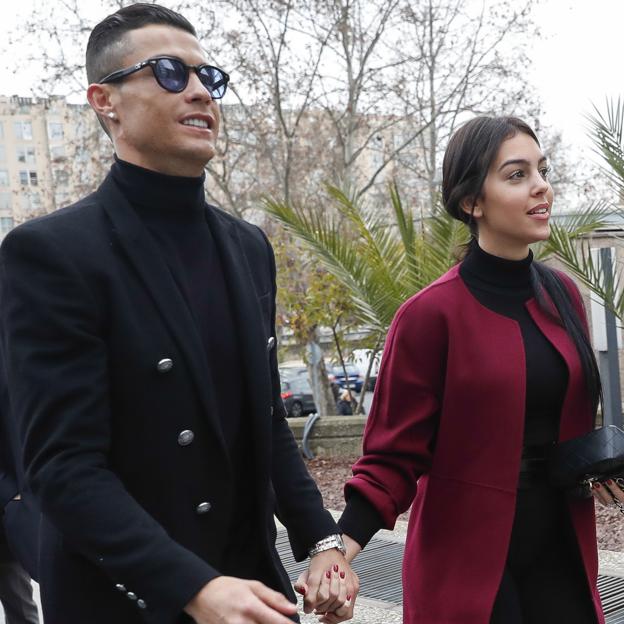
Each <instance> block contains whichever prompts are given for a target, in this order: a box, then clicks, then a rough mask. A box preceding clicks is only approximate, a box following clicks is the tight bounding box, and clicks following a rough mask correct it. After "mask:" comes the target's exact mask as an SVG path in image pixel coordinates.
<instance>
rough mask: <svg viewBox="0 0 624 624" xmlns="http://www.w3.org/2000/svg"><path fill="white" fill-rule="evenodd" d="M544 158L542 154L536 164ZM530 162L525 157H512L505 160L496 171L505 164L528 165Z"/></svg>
mask: <svg viewBox="0 0 624 624" xmlns="http://www.w3.org/2000/svg"><path fill="white" fill-rule="evenodd" d="M545 160H546V156H542V157H541V158H540V159H539V160H538V161H537V164H538V165H539V164H540V163H543V162H544V161H545ZM530 164H531V163H530V162H529V161H528V160H527V159H526V158H512V159H510V160H506V161H505V162H504V163H503V164H502V165H501V166H500V167H499V168H498V171H500V170H501V169H503V168H504V167H506V166H507V165H530Z"/></svg>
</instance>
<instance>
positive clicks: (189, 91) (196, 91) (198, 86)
mask: <svg viewBox="0 0 624 624" xmlns="http://www.w3.org/2000/svg"><path fill="white" fill-rule="evenodd" d="M184 97H185V98H186V99H187V100H189V101H195V100H205V101H206V102H212V95H211V94H210V91H209V90H208V89H206V87H205V86H204V85H203V83H202V81H201V80H200V79H199V76H198V75H197V72H195V71H193V70H189V80H188V84H187V85H186V89H185V90H184Z"/></svg>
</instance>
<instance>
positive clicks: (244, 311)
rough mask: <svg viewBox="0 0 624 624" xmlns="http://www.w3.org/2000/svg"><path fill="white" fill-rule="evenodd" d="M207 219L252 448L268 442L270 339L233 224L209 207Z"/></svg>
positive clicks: (250, 272)
mask: <svg viewBox="0 0 624 624" xmlns="http://www.w3.org/2000/svg"><path fill="white" fill-rule="evenodd" d="M206 220H207V221H208V225H209V227H210V231H211V233H212V237H213V239H214V241H215V244H216V245H217V249H218V253H219V257H220V260H221V264H222V267H223V273H224V276H225V280H226V283H227V285H228V292H229V295H230V307H231V310H232V314H233V315H234V320H235V323H236V328H237V331H238V335H239V341H240V349H241V360H242V362H243V367H244V376H245V383H246V387H247V397H248V403H247V405H248V409H249V410H250V412H251V414H252V416H253V426H254V436H255V439H254V445H257V444H262V445H264V444H268V443H269V442H270V440H268V439H266V438H267V436H268V435H270V428H268V427H266V422H267V420H266V418H264V417H266V416H267V415H268V411H269V410H270V406H271V372H270V369H269V357H268V353H267V341H268V339H269V338H270V337H269V336H267V335H266V331H265V329H264V328H263V325H262V316H261V312H260V305H259V301H258V296H257V293H256V288H255V284H254V279H253V274H252V271H251V269H250V266H249V262H248V260H247V255H246V254H245V250H244V246H243V242H242V240H241V237H240V234H239V232H238V228H236V227H234V226H235V224H234V222H232V221H229V220H227V219H225V218H224V217H223V216H222V215H221V214H220V213H219V212H218V211H217V210H216V209H214V208H211V207H208V208H207V209H206ZM267 270H268V269H267ZM266 448H268V447H266Z"/></svg>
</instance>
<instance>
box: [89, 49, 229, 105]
mask: <svg viewBox="0 0 624 624" xmlns="http://www.w3.org/2000/svg"><path fill="white" fill-rule="evenodd" d="M148 66H149V67H151V68H152V72H153V74H154V78H156V82H157V83H158V84H159V85H160V86H161V87H162V88H163V89H166V90H167V91H170V92H171V93H181V92H182V91H184V89H186V86H187V85H188V81H189V74H190V71H191V70H193V71H194V72H195V73H196V74H197V77H198V78H199V80H200V82H201V83H202V84H203V85H204V87H206V89H207V90H208V92H209V93H210V96H211V97H212V99H213V100H220V99H221V98H222V97H223V96H224V95H225V91H226V89H227V85H228V82H229V81H230V77H229V76H228V74H226V73H225V72H224V71H223V70H222V69H219V68H218V67H213V66H212V65H187V64H186V63H183V62H182V61H181V60H180V59H177V58H172V57H170V56H159V57H156V58H152V59H148V60H147V61H142V62H141V63H137V64H136V65H133V66H132V67H128V68H127V69H119V70H117V71H114V72H113V73H112V74H108V76H104V78H102V80H100V84H106V83H107V82H116V81H118V80H121V79H122V78H125V77H126V76H130V74H134V72H138V71H140V70H142V69H143V68H144V67H148Z"/></svg>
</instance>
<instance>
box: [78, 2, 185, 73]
mask: <svg viewBox="0 0 624 624" xmlns="http://www.w3.org/2000/svg"><path fill="white" fill-rule="evenodd" d="M151 24H160V25H164V26H173V27H174V28H179V29H181V30H184V31H186V32H188V33H190V34H191V35H193V36H194V37H197V33H196V32H195V29H194V28H193V26H192V24H191V23H190V22H189V21H188V20H187V19H186V18H185V17H183V16H182V15H180V14H179V13H176V12H175V11H172V10H171V9H167V8H166V7H163V6H160V5H158V4H148V3H144V2H136V3H135V4H130V5H128V6H125V7H123V8H121V9H119V10H118V11H116V12H115V13H113V14H111V15H109V16H107V17H105V18H104V19H103V20H102V21H101V22H100V23H99V24H97V25H96V26H95V28H94V29H93V30H92V31H91V35H90V36H89V41H88V43H87V54H86V69H87V80H88V81H89V84H91V83H93V82H99V81H100V80H101V79H102V78H104V76H106V75H108V74H110V73H112V72H114V71H116V70H118V69H123V68H122V67H121V66H120V64H121V62H122V61H123V58H124V56H125V55H126V54H127V53H128V49H127V45H128V43H127V39H126V37H125V35H126V33H128V32H130V31H131V30H136V29H137V28H143V27H144V26H149V25H151Z"/></svg>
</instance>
